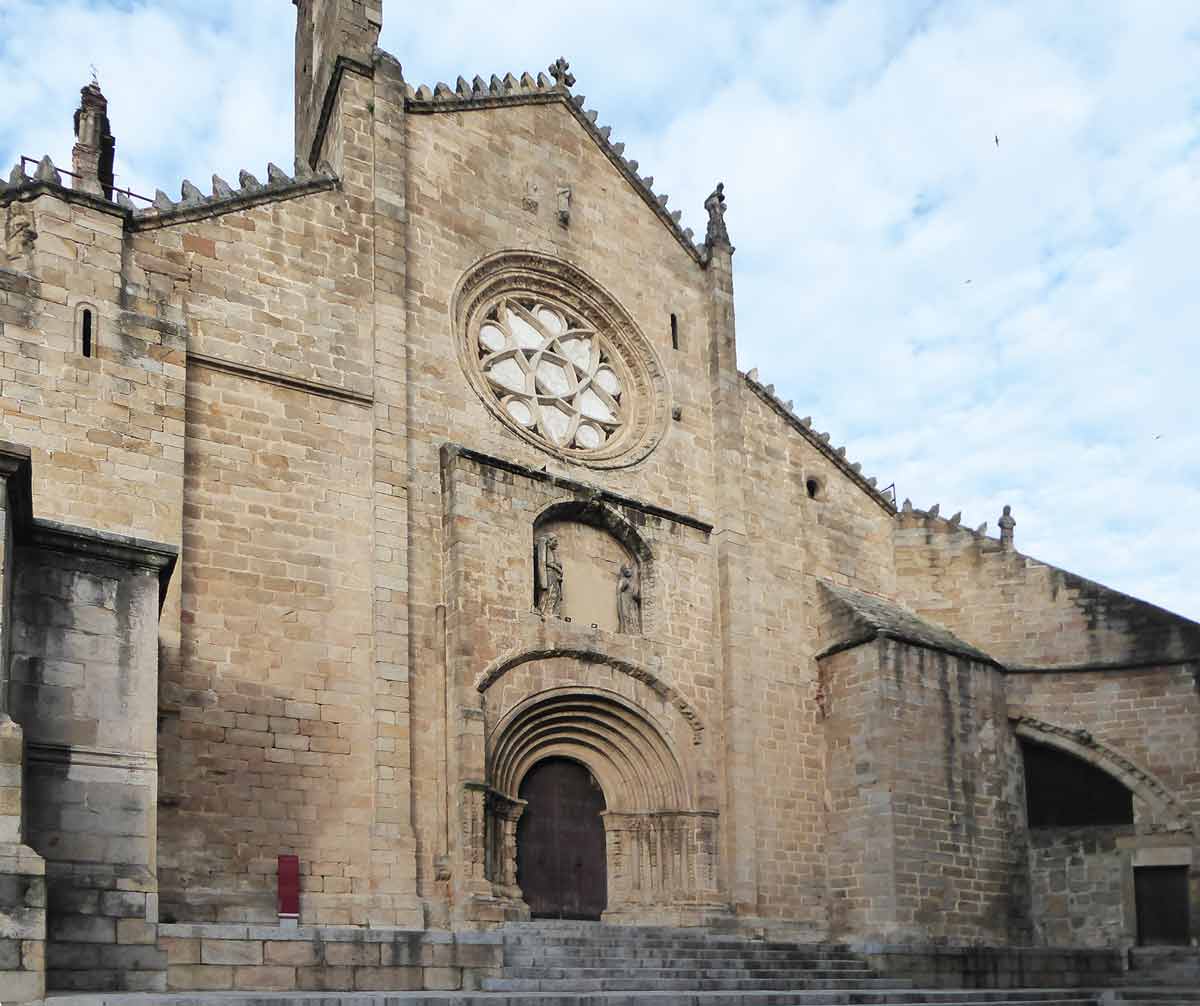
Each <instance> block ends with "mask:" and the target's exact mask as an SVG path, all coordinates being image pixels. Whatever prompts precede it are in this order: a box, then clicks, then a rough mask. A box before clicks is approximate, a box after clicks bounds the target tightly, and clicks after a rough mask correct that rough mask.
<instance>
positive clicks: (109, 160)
mask: <svg viewBox="0 0 1200 1006" xmlns="http://www.w3.org/2000/svg"><path fill="white" fill-rule="evenodd" d="M116 148H117V142H116V140H114V139H113V135H112V130H111V129H109V125H108V99H107V98H105V97H104V95H103V94H102V93H101V91H100V85H99V84H98V83H96V81H94V80H93V81H92V82H91V83H90V84H88V85H87V87H84V88H82V89H81V90H80V92H79V108H78V109H77V110H76V112H75V149H74V150H73V151H72V152H71V170H72V171H73V172H75V175H76V178H75V185H74V187H75V188H77V189H80V190H82V191H84V192H90V193H92V194H93V195H97V196H103V197H104V198H105V199H112V189H113V155H114V154H115V153H116Z"/></svg>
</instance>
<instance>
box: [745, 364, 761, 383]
mask: <svg viewBox="0 0 1200 1006" xmlns="http://www.w3.org/2000/svg"><path fill="white" fill-rule="evenodd" d="M746 376H747V377H748V378H750V380H752V381H754V382H755V383H756V384H757V383H758V368H757V367H754V368H752V369H751V370H749V371H747V372H746Z"/></svg>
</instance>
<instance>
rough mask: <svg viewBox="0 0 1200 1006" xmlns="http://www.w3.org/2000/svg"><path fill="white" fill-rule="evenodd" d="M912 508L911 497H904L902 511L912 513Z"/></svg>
mask: <svg viewBox="0 0 1200 1006" xmlns="http://www.w3.org/2000/svg"><path fill="white" fill-rule="evenodd" d="M912 509H913V507H912V500H910V499H909V498H908V497H907V496H906V497H905V498H904V506H903V507H901V512H902V513H912Z"/></svg>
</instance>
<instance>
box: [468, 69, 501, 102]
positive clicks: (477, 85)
mask: <svg viewBox="0 0 1200 1006" xmlns="http://www.w3.org/2000/svg"><path fill="white" fill-rule="evenodd" d="M495 79H496V78H495V77H493V78H492V80H495ZM487 91H488V86H487V84H486V83H485V82H484V79H483V78H482V77H481V76H479V74H475V79H474V80H472V81H471V93H472V94H474V95H475V96H476V97H479V96H480V95H481V94H487Z"/></svg>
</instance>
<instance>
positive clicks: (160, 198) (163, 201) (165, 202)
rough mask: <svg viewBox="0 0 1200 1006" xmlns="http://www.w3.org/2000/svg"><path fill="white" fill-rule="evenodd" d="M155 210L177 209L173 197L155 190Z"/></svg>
mask: <svg viewBox="0 0 1200 1006" xmlns="http://www.w3.org/2000/svg"><path fill="white" fill-rule="evenodd" d="M154 208H155V209H156V210H173V209H174V208H175V204H174V203H173V202H172V201H171V197H170V196H168V195H167V194H166V193H165V192H163V190H162V189H155V190H154Z"/></svg>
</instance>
